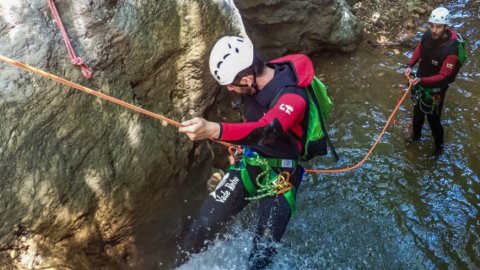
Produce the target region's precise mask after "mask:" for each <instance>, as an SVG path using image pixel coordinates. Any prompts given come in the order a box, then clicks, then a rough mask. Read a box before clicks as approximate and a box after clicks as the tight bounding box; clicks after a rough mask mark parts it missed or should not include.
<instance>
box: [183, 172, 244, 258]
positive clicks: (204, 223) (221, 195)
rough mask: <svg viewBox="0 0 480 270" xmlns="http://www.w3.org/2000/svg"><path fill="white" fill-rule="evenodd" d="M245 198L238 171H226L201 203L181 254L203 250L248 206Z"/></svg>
mask: <svg viewBox="0 0 480 270" xmlns="http://www.w3.org/2000/svg"><path fill="white" fill-rule="evenodd" d="M246 196H247V191H246V190H245V187H244V186H243V183H242V180H241V176H240V171H237V170H232V171H228V172H227V173H226V174H225V176H224V177H223V179H222V181H221V182H220V183H219V184H218V185H217V187H216V189H215V190H214V191H213V192H211V193H210V194H209V195H208V197H207V198H206V199H205V201H204V202H203V204H202V206H201V208H200V212H199V214H198V216H197V217H196V218H195V219H194V220H193V222H192V224H191V226H190V228H189V230H188V232H187V235H186V237H185V238H184V241H183V245H182V247H181V248H182V252H186V253H190V254H191V253H198V252H200V251H201V250H202V249H203V248H205V241H207V240H212V239H213V238H214V237H215V234H216V233H217V232H218V231H219V229H220V228H221V227H222V226H223V225H224V224H225V223H226V222H228V221H229V220H231V219H232V218H233V216H234V215H236V214H238V213H239V212H240V211H241V210H242V209H243V208H244V207H245V206H246V205H247V204H248V202H249V201H248V200H245V197H246Z"/></svg>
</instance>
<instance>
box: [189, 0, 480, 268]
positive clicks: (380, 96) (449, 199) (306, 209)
mask: <svg viewBox="0 0 480 270" xmlns="http://www.w3.org/2000/svg"><path fill="white" fill-rule="evenodd" d="M448 7H449V8H450V9H451V10H452V11H453V13H454V24H455V25H454V26H455V28H456V29H457V30H459V31H460V32H462V33H464V34H465V36H467V38H468V39H469V40H470V42H469V51H470V54H469V55H470V59H469V60H468V62H467V63H466V64H465V66H464V67H463V68H462V70H461V74H460V76H459V77H458V78H457V81H456V82H455V83H453V84H452V85H451V87H450V88H449V90H448V92H447V98H446V103H445V105H444V112H443V116H442V117H443V124H444V128H445V141H446V145H445V146H446V149H445V153H444V154H443V155H442V156H441V157H440V158H438V159H434V158H431V157H430V154H431V152H432V151H433V139H432V137H431V134H430V130H429V128H428V125H427V123H425V126H424V130H423V138H422V141H421V142H419V143H417V144H413V145H406V144H405V143H404V140H405V138H406V137H407V136H408V133H409V129H410V122H411V116H412V115H411V113H412V106H411V104H410V102H409V100H406V101H405V102H404V103H403V106H402V107H401V109H400V111H399V113H398V114H397V117H396V125H395V126H394V127H391V128H389V130H388V132H387V133H386V135H385V137H384V138H383V139H382V141H381V143H380V144H379V145H378V147H377V149H376V151H375V152H374V154H373V155H372V157H371V158H370V159H369V161H368V162H367V163H366V164H365V165H364V166H362V167H361V168H359V169H357V170H355V171H353V172H350V173H342V174H331V175H327V174H323V175H307V177H306V178H305V181H304V182H303V184H302V187H301V190H300V192H299V195H298V212H297V215H296V216H295V217H294V218H293V219H292V221H291V222H290V224H289V227H288V229H287V232H286V233H285V236H284V238H283V241H282V244H281V245H280V246H279V253H278V255H277V257H276V259H275V263H274V265H273V266H272V267H271V269H480V213H479V210H480V180H479V176H480V158H479V151H480V141H479V139H480V135H479V134H480V122H479V120H480V119H479V117H480V113H479V111H480V96H479V94H480V93H479V92H480V70H479V65H480V54H479V46H480V33H479V28H480V23H479V21H480V14H479V10H480V1H455V2H454V4H451V5H449V6H448ZM420 36H421V33H418V34H417V35H416V37H415V38H416V39H417V40H418V39H419V38H420ZM411 51H412V50H411V49H407V48H393V47H389V48H379V49H375V50H372V49H366V48H363V49H360V50H359V51H358V52H356V53H355V54H352V55H328V56H327V55H322V56H318V57H317V59H315V61H316V62H317V64H316V65H317V68H318V70H317V71H318V73H324V74H325V77H326V78H325V79H326V82H327V84H328V86H329V92H330V95H331V97H332V99H333V100H334V103H335V108H334V111H333V113H332V117H331V124H330V125H329V127H330V128H331V136H332V137H333V138H334V140H335V141H334V144H335V145H336V147H337V151H338V152H339V154H340V155H341V161H340V162H339V163H338V164H336V165H335V166H337V167H345V166H349V165H353V164H355V163H356V162H358V161H360V160H361V159H362V157H363V156H364V154H365V153H366V152H367V151H368V149H369V148H370V146H371V144H372V143H373V142H374V140H375V138H376V136H377V135H378V133H379V132H380V130H381V129H382V127H383V125H384V124H385V122H386V120H387V118H388V116H389V114H390V112H391V110H392V109H393V106H394V104H395V101H396V100H397V97H398V95H399V91H400V86H401V84H402V83H403V82H404V81H403V78H402V75H401V71H402V69H401V66H402V65H403V64H404V63H406V62H407V61H408V57H409V56H410V55H411ZM326 59H327V60H326ZM311 166H315V167H318V168H328V167H331V166H334V165H333V163H332V162H331V161H329V160H328V159H326V160H325V161H324V160H318V161H317V162H316V164H313V165H311ZM311 166H310V167H311ZM254 209H255V207H254V206H253V207H251V208H249V209H247V211H245V212H244V213H242V214H241V215H240V216H239V217H238V218H237V219H236V220H235V222H234V224H233V228H232V229H231V230H229V231H230V233H229V234H228V235H226V236H225V237H226V239H219V240H217V241H216V244H215V245H214V246H213V247H212V248H211V249H209V250H208V251H206V252H204V253H202V254H199V255H197V256H195V257H194V258H193V259H192V260H191V261H190V262H189V264H187V265H185V266H183V267H181V268H179V269H197V270H198V269H244V268H245V262H246V260H247V258H248V254H249V250H250V248H251V247H250V242H251V237H252V232H253V230H254V228H253V227H254V226H255V211H254Z"/></svg>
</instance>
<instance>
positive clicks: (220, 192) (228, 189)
mask: <svg viewBox="0 0 480 270" xmlns="http://www.w3.org/2000/svg"><path fill="white" fill-rule="evenodd" d="M229 176H230V174H229V173H227V174H225V176H224V177H223V179H222V181H221V182H220V183H219V184H218V185H217V187H216V188H215V190H214V191H212V192H211V193H210V195H211V196H212V197H213V198H214V199H215V201H217V202H221V203H224V202H225V201H226V200H227V199H228V197H230V195H231V194H232V191H234V190H235V187H236V186H237V184H238V182H240V179H239V178H238V177H236V176H235V177H233V178H231V179H230V178H229ZM224 187H225V188H224Z"/></svg>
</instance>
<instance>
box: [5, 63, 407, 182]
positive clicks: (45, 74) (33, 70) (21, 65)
mask: <svg viewBox="0 0 480 270" xmlns="http://www.w3.org/2000/svg"><path fill="white" fill-rule="evenodd" d="M0 61H3V62H5V63H7V64H10V65H12V66H16V67H19V68H21V69H24V70H26V71H28V72H31V73H35V74H38V75H40V76H43V77H45V78H48V79H51V80H54V81H56V82H59V83H61V84H64V85H67V86H70V87H72V88H75V89H77V90H80V91H82V92H85V93H87V94H90V95H93V96H97V97H99V98H101V99H104V100H107V101H110V102H113V103H115V104H118V105H120V106H122V107H125V108H128V109H131V110H134V111H136V112H139V113H142V114H145V115H148V116H151V117H153V118H155V119H159V120H162V121H165V122H167V123H168V124H171V125H174V126H176V127H181V126H182V124H181V123H179V122H177V121H174V120H172V119H169V118H167V117H165V116H163V115H159V114H156V113H153V112H151V111H148V110H145V109H142V108H140V107H137V106H135V105H132V104H130V103H127V102H125V101H122V100H119V99H116V98H114V97H111V96H108V95H106V94H103V93H100V92H98V91H95V90H92V89H90V88H87V87H84V86H82V85H79V84H76V83H74V82H71V81H68V80H66V79H63V78H60V77H58V76H55V75H53V74H50V73H48V72H45V71H42V70H39V69H37V68H34V67H32V66H29V65H27V64H24V63H21V62H19V61H16V60H13V59H10V58H8V57H5V56H3V55H0ZM411 89H412V84H411V83H410V82H409V85H408V88H407V89H406V90H405V93H404V94H403V96H402V97H401V99H399V100H397V104H396V105H395V108H394V109H393V111H392V113H391V114H390V117H388V120H387V123H385V126H384V127H383V129H382V131H381V132H380V135H379V136H378V138H377V140H376V141H375V143H374V144H373V145H372V147H371V148H370V150H369V151H368V153H367V154H366V155H365V157H364V158H363V159H362V160H361V161H360V162H358V163H357V164H355V165H354V166H351V167H347V168H341V169H319V170H315V169H306V170H305V171H306V172H308V173H342V172H348V171H351V170H354V169H357V168H358V167H360V166H362V165H363V163H365V161H366V160H367V159H368V158H369V157H370V155H371V154H372V153H373V150H374V149H375V147H377V144H378V143H379V142H380V140H381V139H382V137H383V135H384V134H385V132H386V130H387V128H388V126H389V125H390V123H391V122H392V120H393V119H394V117H395V114H396V113H397V111H398V109H399V108H400V106H401V105H402V102H403V101H404V100H405V98H406V97H407V95H408V93H409V92H410V90H411ZM215 142H217V143H219V144H222V145H224V146H227V147H230V146H232V144H229V143H226V142H222V141H215Z"/></svg>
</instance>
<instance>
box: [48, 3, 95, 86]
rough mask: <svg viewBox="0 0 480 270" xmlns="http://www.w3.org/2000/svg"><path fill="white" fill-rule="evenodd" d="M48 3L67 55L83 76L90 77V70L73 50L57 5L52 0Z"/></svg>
mask: <svg viewBox="0 0 480 270" xmlns="http://www.w3.org/2000/svg"><path fill="white" fill-rule="evenodd" d="M48 5H49V6H50V10H51V11H52V14H53V18H54V19H55V22H57V25H58V27H59V28H60V32H61V33H62V36H63V41H64V42H65V45H66V46H67V52H68V56H70V60H71V61H72V64H74V65H76V66H79V67H80V69H81V70H82V74H83V76H84V77H85V78H87V79H91V78H92V70H91V69H90V68H89V67H88V66H87V65H86V64H85V63H84V62H83V59H82V58H80V57H78V56H77V55H76V54H75V51H74V50H73V46H72V43H71V42H70V39H69V38H68V34H67V31H66V30H65V27H63V23H62V19H61V18H60V15H59V14H58V10H57V7H55V3H54V2H53V0H48Z"/></svg>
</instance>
